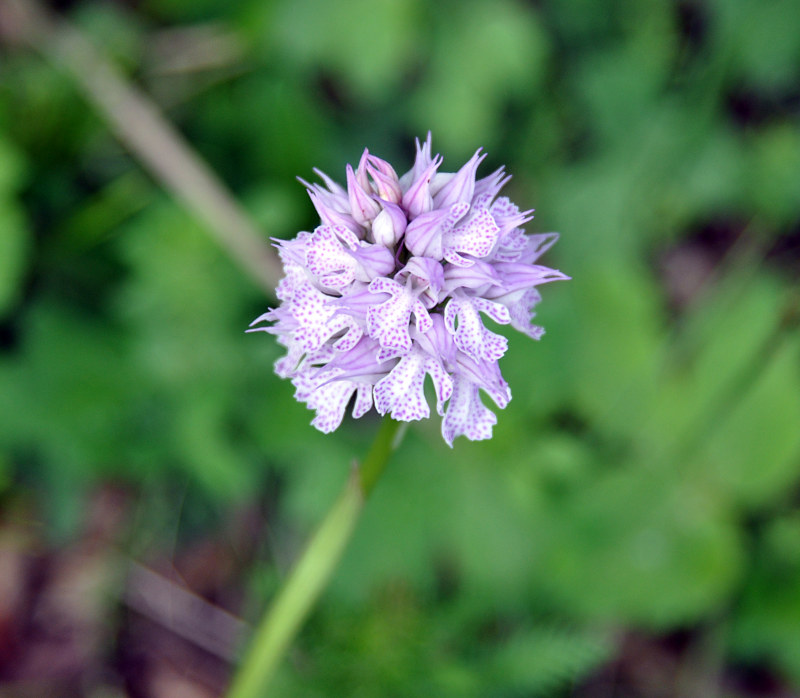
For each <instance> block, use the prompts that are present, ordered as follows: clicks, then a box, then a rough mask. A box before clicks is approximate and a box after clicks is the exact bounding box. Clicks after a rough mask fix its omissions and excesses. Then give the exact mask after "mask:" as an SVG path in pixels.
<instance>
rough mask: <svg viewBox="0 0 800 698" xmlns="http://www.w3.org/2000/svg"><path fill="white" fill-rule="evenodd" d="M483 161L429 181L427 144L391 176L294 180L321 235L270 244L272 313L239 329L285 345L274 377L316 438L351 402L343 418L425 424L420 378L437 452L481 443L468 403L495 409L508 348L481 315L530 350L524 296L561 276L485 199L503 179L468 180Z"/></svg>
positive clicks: (433, 174) (357, 173)
mask: <svg viewBox="0 0 800 698" xmlns="http://www.w3.org/2000/svg"><path fill="white" fill-rule="evenodd" d="M484 157H485V155H482V154H481V151H480V149H479V150H478V151H477V152H476V153H475V154H474V155H473V156H472V158H471V159H470V160H469V162H467V163H466V164H465V165H464V166H463V167H462V168H461V169H460V170H459V171H458V172H455V173H444V172H439V166H440V165H441V163H442V158H441V157H440V156H439V155H437V156H435V157H432V155H431V138H430V134H428V138H427V140H426V141H425V142H424V143H422V144H420V142H419V141H417V153H416V160H415V162H414V166H413V167H412V168H411V170H410V171H408V172H407V173H405V174H404V175H403V176H402V177H398V176H397V173H396V172H395V170H394V169H393V168H392V166H391V165H390V164H389V163H388V162H386V161H385V160H381V159H380V158H378V157H375V156H374V155H371V154H370V153H369V152H368V151H367V150H365V151H364V154H363V155H362V157H361V161H360V162H359V164H358V167H357V168H356V169H355V170H353V168H352V167H351V166H350V165H348V166H347V187H346V188H345V187H342V186H340V185H339V184H337V183H336V182H334V181H333V180H332V179H331V178H330V177H328V176H327V175H325V174H324V173H322V172H320V171H318V170H315V172H316V173H317V175H319V177H320V179H321V180H322V181H323V182H324V186H323V185H321V184H309V183H307V182H305V181H303V184H304V185H305V186H306V187H307V189H308V193H309V196H310V197H311V201H312V202H313V203H314V207H315V208H316V209H317V212H318V213H319V216H320V218H321V222H322V224H321V225H320V226H319V227H318V228H316V229H315V230H314V232H313V233H309V232H301V233H299V234H298V236H297V237H296V238H295V239H294V240H288V241H277V246H278V251H279V254H280V257H281V260H282V261H283V266H284V270H285V274H286V275H285V277H284V278H283V279H282V280H281V282H280V284H279V286H278V289H277V296H278V298H279V300H280V301H281V304H280V306H279V307H278V308H274V309H271V310H269V311H267V312H266V313H264V314H263V315H262V316H261V317H259V318H257V319H256V320H255V321H254V322H253V323H252V325H251V331H264V332H269V333H271V334H274V335H276V337H277V339H278V342H279V343H280V344H282V345H283V346H285V347H286V350H287V352H286V355H285V356H284V357H283V358H281V359H279V360H278V361H277V362H276V364H275V370H276V371H277V373H278V375H280V376H281V377H283V378H291V380H292V383H293V385H294V386H295V388H296V392H295V397H296V398H297V399H298V400H300V401H302V402H305V403H306V404H307V405H308V407H309V408H310V409H314V410H316V416H315V417H314V419H313V421H312V424H313V425H314V426H315V427H316V428H317V429H319V430H320V431H323V432H331V431H333V430H334V429H336V428H337V427H338V426H339V424H340V423H341V421H342V418H343V416H344V412H345V409H346V407H347V405H348V403H349V402H350V401H351V400H353V410H352V413H353V416H354V417H361V416H362V415H364V414H365V413H366V412H368V411H369V410H370V409H371V408H372V406H373V405H374V406H375V409H376V410H377V411H378V412H379V413H380V414H387V413H388V414H389V415H391V417H392V418H393V419H396V420H401V421H412V420H417V419H422V418H424V417H428V416H429V415H430V410H429V407H428V403H427V400H426V398H425V394H424V383H425V378H426V376H430V377H431V379H432V382H433V388H434V391H435V394H436V409H437V412H438V413H439V414H440V415H443V416H444V419H443V420H442V435H443V436H444V439H445V441H446V442H447V443H448V444H449V445H450V446H452V444H453V439H455V438H456V437H457V436H459V435H461V434H463V435H465V436H466V437H467V438H468V439H472V440H477V439H487V438H490V437H491V435H492V427H493V425H494V424H495V423H496V421H497V418H496V417H495V415H494V413H493V412H492V411H490V410H489V409H487V408H486V407H485V406H484V404H483V403H482V401H481V398H480V395H479V392H480V391H481V390H482V391H483V392H485V393H486V394H487V395H489V397H490V398H491V399H492V400H493V401H494V403H495V404H496V405H497V406H498V407H499V408H501V409H502V408H504V407H505V406H506V404H508V401H509V400H510V399H511V392H510V391H509V388H508V384H507V383H506V382H505V381H504V380H503V377H502V375H501V374H500V369H499V367H498V363H497V362H498V360H499V359H500V358H501V357H502V356H503V354H504V353H505V351H506V346H507V340H506V338H505V337H503V336H501V335H499V334H496V333H495V332H492V331H491V330H490V329H488V328H487V327H486V326H485V325H484V321H483V318H482V316H481V314H483V315H485V316H486V317H489V318H491V319H492V320H493V321H494V322H496V323H499V324H502V325H505V324H510V325H511V326H512V327H514V328H516V329H518V330H520V331H522V332H524V333H525V334H527V335H528V336H530V337H532V338H534V339H539V338H540V337H541V336H542V334H543V333H544V330H543V329H542V328H541V327H538V326H536V325H532V324H531V319H532V318H533V316H534V313H533V312H532V309H533V307H534V306H535V305H536V303H538V301H539V300H540V295H539V292H538V291H537V289H536V287H537V286H539V285H540V284H543V283H546V282H548V281H557V280H560V279H567V278H569V277H567V276H565V275H564V274H562V273H561V272H559V271H556V270H554V269H550V268H548V267H544V266H540V265H539V264H537V263H536V262H537V260H538V259H539V257H540V256H541V255H542V254H544V252H546V251H547V250H548V249H549V248H550V247H551V246H552V245H553V244H554V243H555V241H556V239H557V238H558V235H557V234H556V233H545V234H540V235H526V234H525V232H524V230H523V229H522V228H521V227H520V226H522V225H524V224H525V223H526V222H528V221H529V220H531V218H532V215H531V213H532V211H520V210H519V209H518V208H517V206H515V205H514V204H513V203H512V202H511V201H509V200H508V198H506V197H499V198H498V193H499V192H500V190H501V189H502V187H503V186H504V185H505V184H506V183H507V182H508V180H509V179H510V177H508V176H506V174H505V171H504V170H503V168H502V167H501V168H500V169H498V170H497V171H495V172H493V173H492V174H490V175H488V176H487V177H484V178H482V179H476V172H477V169H478V165H480V163H481V161H482V160H483V159H484ZM301 181H302V180H301ZM264 322H266V323H269V324H266V325H264V324H262V323H264Z"/></svg>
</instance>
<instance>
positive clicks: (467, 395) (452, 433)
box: [442, 376, 497, 448]
mask: <svg viewBox="0 0 800 698" xmlns="http://www.w3.org/2000/svg"><path fill="white" fill-rule="evenodd" d="M495 424H497V417H496V416H495V414H494V412H492V411H491V410H490V409H488V408H487V407H486V406H485V405H484V404H483V403H482V402H481V398H480V393H479V391H478V386H477V385H475V384H474V383H472V382H471V381H470V380H469V379H468V378H466V377H464V376H457V377H456V379H455V382H454V384H453V395H452V397H451V398H450V402H449V404H448V405H447V412H446V413H445V415H444V419H443V420H442V436H443V437H444V440H445V441H446V442H447V444H448V445H449V446H450V447H451V448H452V447H453V440H454V439H455V438H456V437H457V436H461V435H462V434H463V435H464V436H466V437H467V438H468V439H469V440H470V441H481V440H483V439H490V438H492V427H494V425H495Z"/></svg>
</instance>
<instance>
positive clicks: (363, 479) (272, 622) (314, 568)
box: [228, 417, 402, 698]
mask: <svg viewBox="0 0 800 698" xmlns="http://www.w3.org/2000/svg"><path fill="white" fill-rule="evenodd" d="M401 424H402V423H401V422H396V421H395V420H393V419H390V418H389V417H387V418H385V419H384V420H383V423H382V424H381V428H380V430H379V431H378V434H377V436H376V437H375V441H374V442H373V443H372V447H371V448H370V450H369V452H368V453H367V457H366V458H365V459H364V462H363V463H362V464H361V466H360V467H356V468H354V469H353V472H352V473H351V476H350V477H349V478H348V480H347V483H346V484H345V487H344V489H343V490H342V492H341V493H340V494H339V497H338V498H337V499H336V501H335V502H334V504H333V506H332V507H331V509H330V511H328V514H327V515H326V516H325V519H324V520H323V521H322V523H321V524H320V526H319V528H318V529H317V531H316V533H314V536H313V537H312V538H311V540H310V541H309V543H308V545H307V546H306V549H305V550H304V551H303V554H302V555H301V557H300V559H299V560H298V561H297V563H296V564H295V566H294V568H293V569H292V571H291V572H290V574H289V577H288V578H287V579H286V582H285V583H284V585H283V587H282V588H281V590H280V591H279V592H278V595H277V597H276V598H275V600H274V601H273V603H272V606H271V607H270V608H269V609H268V610H267V612H266V613H265V615H264V617H263V618H262V620H261V622H260V623H259V626H258V627H257V628H256V631H255V634H254V636H253V639H252V642H251V645H250V649H249V650H248V652H247V654H246V656H245V658H244V661H243V662H242V664H241V666H240V668H239V671H238V672H237V673H236V675H235V676H234V679H233V684H232V686H231V689H230V692H229V693H228V698H260V697H261V696H264V695H265V691H266V688H267V684H268V683H269V681H270V679H271V678H272V676H273V674H274V672H275V670H276V669H277V667H278V664H279V663H280V661H281V659H282V658H283V655H284V654H285V653H286V650H287V649H288V648H289V645H290V644H291V642H292V640H293V639H294V637H295V636H296V635H297V632H298V631H299V630H300V626H301V625H302V623H303V621H304V620H305V619H306V617H307V616H308V614H309V612H310V611H311V609H312V608H313V606H314V603H315V602H316V600H317V599H318V598H319V596H320V594H321V593H322V591H323V590H324V589H325V587H326V586H327V583H328V580H329V579H330V577H331V575H332V574H333V571H334V570H335V569H336V565H337V563H338V562H339V560H340V558H341V556H342V553H343V552H344V549H345V547H346V546H347V543H348V541H349V540H350V538H351V536H352V534H353V531H354V530H355V526H356V523H357V522H358V517H359V515H360V514H361V510H362V509H363V508H364V502H365V501H366V498H367V496H368V495H369V493H370V492H371V491H372V489H373V488H374V487H375V484H376V483H377V481H378V479H379V478H380V475H381V473H382V472H383V470H384V468H385V467H386V464H387V463H388V461H389V457H390V456H391V455H392V452H393V451H394V450H395V448H397V446H398V444H399V442H400V437H401V436H402V433H400V426H401Z"/></svg>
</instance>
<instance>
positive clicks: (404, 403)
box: [375, 348, 453, 422]
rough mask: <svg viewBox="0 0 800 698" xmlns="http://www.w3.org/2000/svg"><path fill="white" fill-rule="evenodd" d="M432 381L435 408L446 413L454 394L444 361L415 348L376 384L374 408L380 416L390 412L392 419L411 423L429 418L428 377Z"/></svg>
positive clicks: (441, 412)
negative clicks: (435, 402)
mask: <svg viewBox="0 0 800 698" xmlns="http://www.w3.org/2000/svg"><path fill="white" fill-rule="evenodd" d="M426 374H428V375H430V377H431V378H432V379H433V387H434V390H435V392H436V399H437V405H436V409H437V411H438V413H439V414H444V403H445V402H446V401H447V400H448V399H449V398H450V395H451V394H452V392H453V379H452V378H450V376H449V375H447V373H446V372H445V370H444V368H443V367H442V364H441V362H440V361H439V360H438V359H436V358H434V357H433V356H430V355H429V354H426V353H425V352H423V351H422V350H421V349H416V348H415V349H414V350H413V351H411V352H410V353H409V354H408V355H406V356H404V357H403V358H402V359H400V361H399V363H398V364H397V366H395V367H394V368H393V369H392V371H391V372H390V373H389V374H388V375H387V376H386V377H385V378H382V379H381V380H380V381H378V383H377V384H376V385H375V408H376V409H377V410H378V412H380V413H381V414H386V413H387V412H388V413H390V415H391V417H392V418H393V419H397V420H399V421H402V422H411V421H415V420H418V419H424V418H426V417H429V416H430V408H429V407H428V403H427V401H426V400H425V391H424V383H425V375H426Z"/></svg>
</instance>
